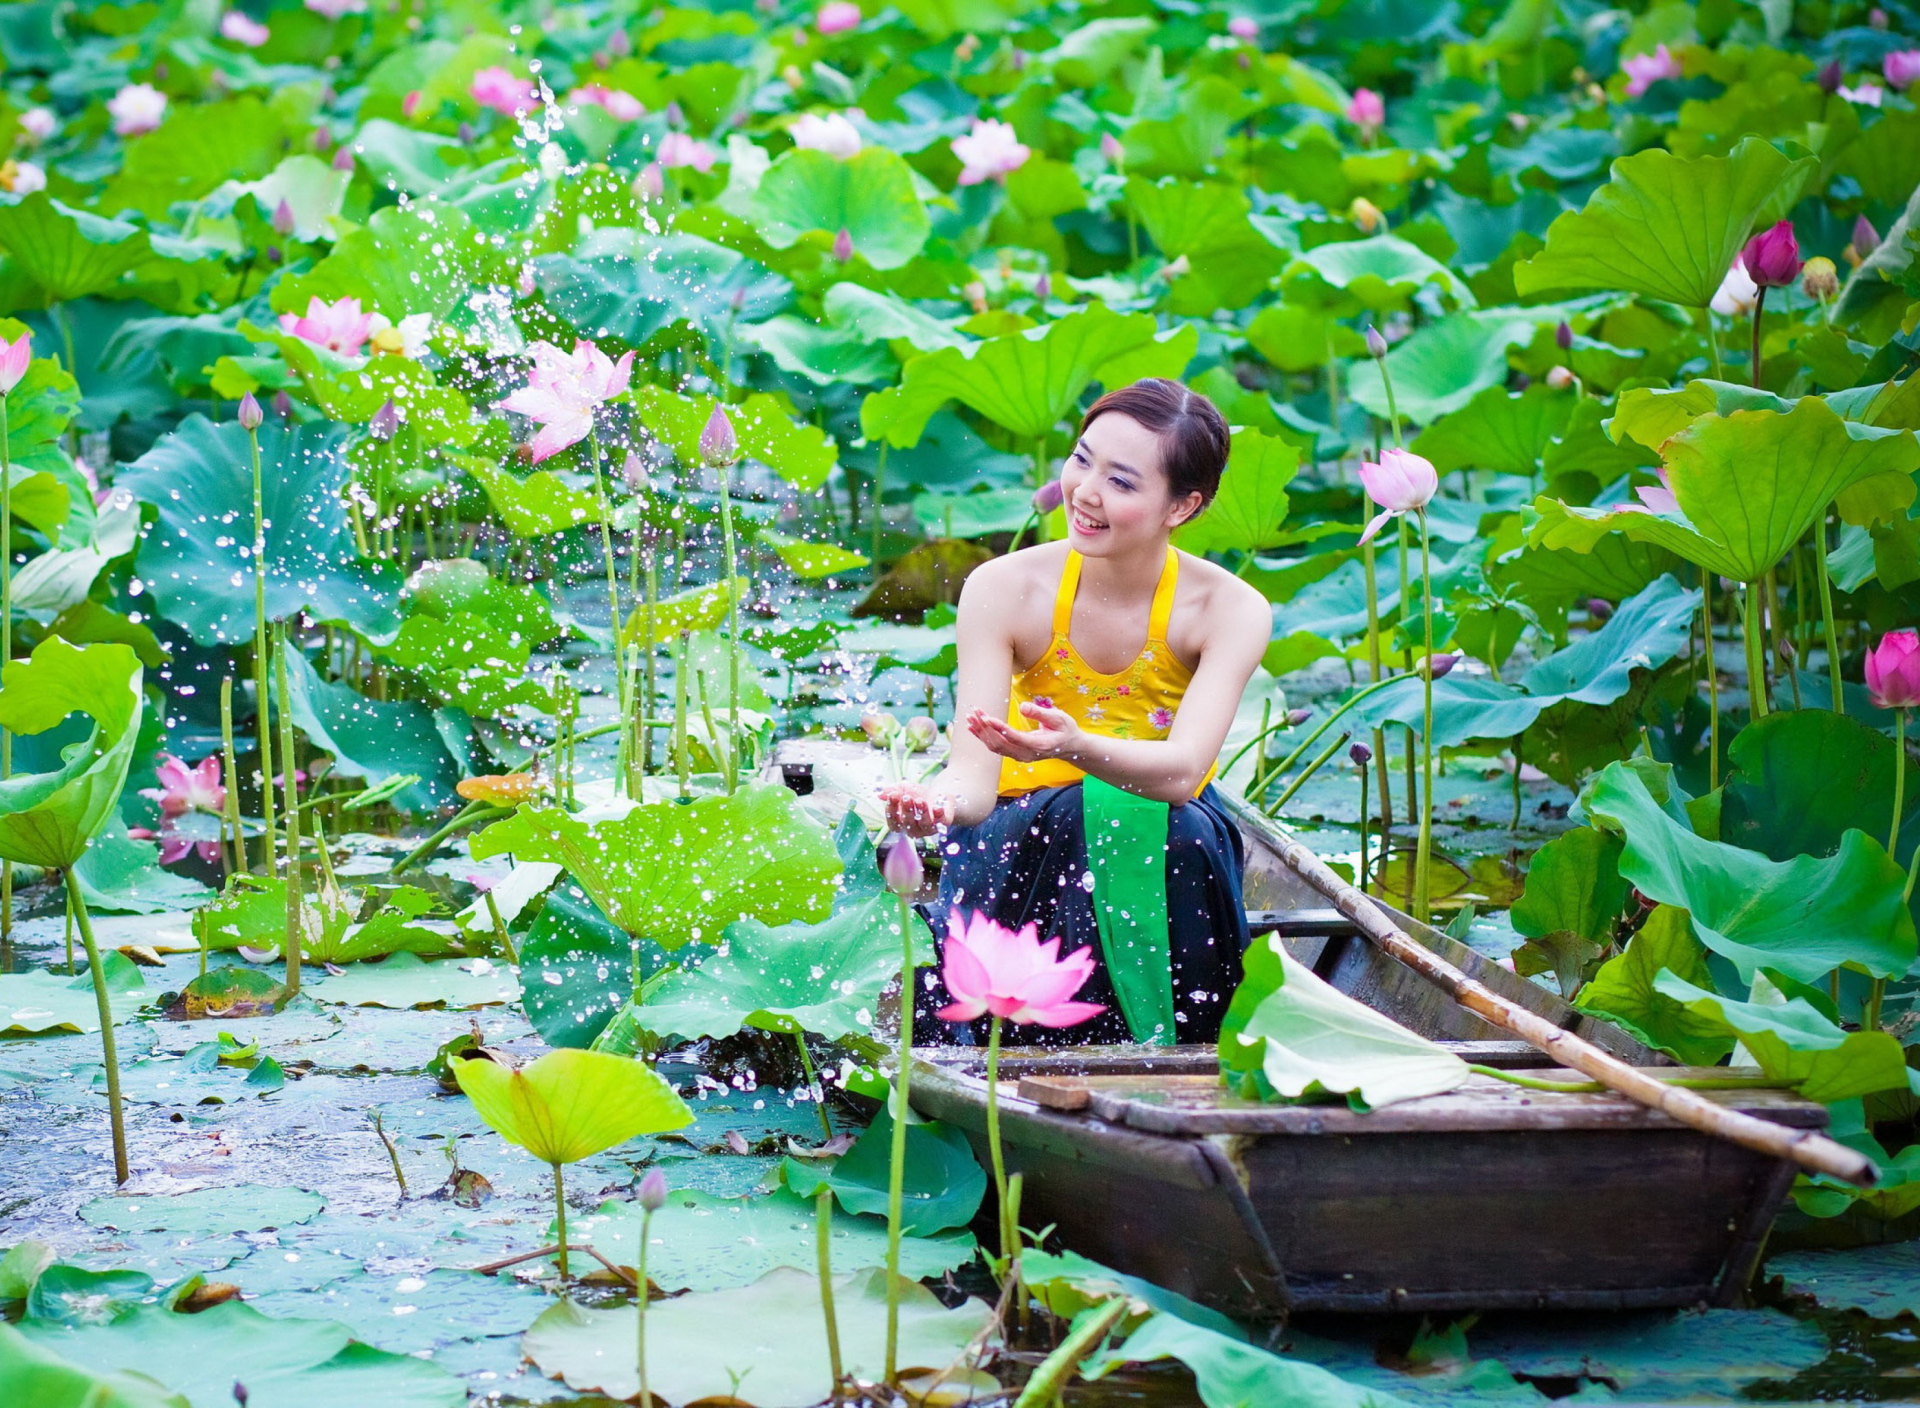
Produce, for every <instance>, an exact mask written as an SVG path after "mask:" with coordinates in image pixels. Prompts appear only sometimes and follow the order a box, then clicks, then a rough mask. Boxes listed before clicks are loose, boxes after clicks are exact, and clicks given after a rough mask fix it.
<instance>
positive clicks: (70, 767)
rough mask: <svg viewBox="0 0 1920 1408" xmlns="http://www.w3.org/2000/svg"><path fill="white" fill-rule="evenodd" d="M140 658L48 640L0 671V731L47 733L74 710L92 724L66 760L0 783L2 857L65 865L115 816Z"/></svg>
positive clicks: (131, 740)
mask: <svg viewBox="0 0 1920 1408" xmlns="http://www.w3.org/2000/svg"><path fill="white" fill-rule="evenodd" d="M140 676H141V669H140V659H139V657H138V656H136V655H135V654H134V653H133V650H132V649H131V648H130V647H128V646H124V645H114V644H106V645H85V646H75V645H69V644H68V643H67V642H66V641H64V640H62V639H61V638H60V637H59V636H49V637H48V638H47V639H46V640H43V641H41V642H40V644H39V645H37V646H35V647H34V651H33V655H32V657H31V658H30V659H28V660H10V661H8V662H7V663H6V666H5V669H4V670H0V682H3V683H4V688H0V728H6V729H10V730H12V731H13V732H14V733H45V732H46V731H47V730H48V729H51V728H56V727H58V726H59V725H60V723H61V722H62V721H63V720H64V719H65V718H66V717H67V715H68V714H71V713H75V712H78V713H82V714H86V715H88V716H89V717H90V718H92V720H93V728H92V730H91V732H89V734H88V735H87V737H86V738H85V739H84V740H82V741H81V742H78V743H71V744H68V745H67V747H65V748H64V749H62V750H61V756H62V758H63V759H64V762H63V764H62V765H61V766H60V767H58V768H56V769H54V770H52V771H50V772H38V773H25V774H22V775H19V776H16V777H12V778H8V779H7V780H6V781H4V782H0V856H5V857H6V858H7V859H9V860H15V861H24V862H25V863H27V864H29V865H40V866H46V867H48V868H50V869H51V868H59V869H65V868H66V867H67V866H70V865H72V864H73V863H74V862H76V861H77V860H79V859H80V857H81V856H82V855H84V854H85V853H86V850H87V847H88V845H89V844H90V843H91V842H92V840H93V838H94V837H95V836H96V835H98V834H99V832H100V831H101V830H102V828H104V827H105V826H106V825H107V823H108V822H109V821H111V820H112V819H113V818H114V817H115V816H116V815H118V807H119V803H120V789H121V788H122V787H123V786H124V785H125V784H126V780H127V767H128V765H129V764H130V763H131V762H132V761H133V749H134V744H135V742H136V741H137V738H138V735H139V731H140V713H141V708H142V702H143V701H142V696H141V693H140Z"/></svg>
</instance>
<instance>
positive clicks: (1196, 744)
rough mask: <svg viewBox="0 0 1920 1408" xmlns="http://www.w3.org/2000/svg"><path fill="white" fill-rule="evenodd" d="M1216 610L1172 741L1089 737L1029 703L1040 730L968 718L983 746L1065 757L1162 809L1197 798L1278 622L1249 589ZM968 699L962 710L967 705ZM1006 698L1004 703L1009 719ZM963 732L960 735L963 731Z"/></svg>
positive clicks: (979, 713)
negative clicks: (1171, 804) (1202, 780)
mask: <svg viewBox="0 0 1920 1408" xmlns="http://www.w3.org/2000/svg"><path fill="white" fill-rule="evenodd" d="M1232 585H1233V587H1234V588H1236V590H1233V591H1231V592H1230V593H1228V594H1226V599H1225V600H1224V601H1223V602H1222V603H1221V604H1220V606H1219V607H1218V608H1216V610H1215V613H1214V615H1213V619H1212V622H1211V624H1212V629H1211V630H1210V631H1209V632H1208V635H1207V639H1206V642H1205V645H1204V647H1203V649H1202V652H1201V656H1200V665H1199V668H1198V669H1196V670H1195V671H1194V675H1193V681H1192V683H1191V684H1189V685H1188V686H1187V691H1186V694H1185V695H1184V696H1183V697H1182V698H1181V701H1180V708H1179V711H1178V712H1177V713H1176V714H1175V716H1174V721H1173V730H1172V732H1170V733H1169V734H1168V735H1167V737H1166V738H1164V739H1127V738H1108V737H1106V736H1105V735H1103V734H1097V733H1088V732H1087V731H1086V730H1084V729H1082V728H1081V727H1080V726H1079V725H1078V724H1076V723H1075V722H1074V721H1073V719H1072V718H1071V717H1069V716H1068V715H1067V714H1065V713H1063V712H1062V711H1061V710H1058V709H1042V708H1040V707H1039V706H1038V705H1034V704H1023V705H1021V706H1020V707H1021V712H1022V713H1023V714H1024V715H1025V716H1026V717H1027V718H1028V719H1030V720H1031V721H1032V722H1033V724H1034V725H1035V727H1033V728H1032V729H1016V728H1014V727H1012V726H1011V725H1009V724H1008V723H1006V722H1005V720H1004V718H1003V717H1000V716H997V715H995V714H992V713H989V712H987V711H986V710H975V711H972V712H968V713H965V714H963V715H962V717H963V718H964V719H965V720H966V724H967V729H968V732H969V733H970V734H971V735H972V736H973V737H974V738H975V739H977V740H978V741H979V742H980V744H981V745H982V746H983V747H985V748H987V749H990V750H992V752H994V753H996V754H999V755H1000V756H1003V757H1008V758H1013V759H1016V760H1018V761H1021V762H1035V761H1038V760H1039V759H1042V758H1059V759H1062V760H1063V761H1065V762H1069V763H1072V764H1073V765H1074V766H1075V767H1077V768H1079V769H1080V770H1081V771H1082V772H1085V773H1088V774H1090V775H1091V776H1093V777H1097V778H1099V779H1100V780H1101V781H1102V782H1106V783H1110V784H1112V785H1113V786H1115V787H1118V788H1121V789H1122V790H1124V791H1127V792H1133V793H1136V794H1138V795H1139V796H1142V797H1149V798H1152V799H1153V800H1154V801H1156V802H1168V803H1179V802H1185V801H1189V800H1191V799H1192V797H1193V794H1194V792H1195V791H1196V790H1198V788H1199V786H1200V779H1201V778H1203V777H1205V776H1206V775H1207V770H1208V769H1209V768H1211V767H1212V766H1213V765H1214V763H1215V762H1216V761H1217V760H1218V759H1219V757H1220V748H1221V745H1223V744H1224V743H1225V742H1226V741H1227V731H1228V730H1229V729H1230V728H1232V727H1233V716H1234V712H1235V710H1237V709H1238V708H1239V707H1240V696H1241V694H1242V693H1244V692H1245V690H1246V687H1247V681H1248V680H1250V679H1252V678H1253V671H1254V667H1255V666H1257V665H1258V664H1259V663H1260V656H1261V654H1262V652H1264V651H1265V650H1266V648H1267V641H1268V638H1269V637H1270V635H1271V634H1272V630H1273V615H1272V610H1271V608H1270V607H1269V606H1268V605H1267V602H1266V600H1265V599H1264V598H1263V597H1262V596H1261V595H1260V594H1259V593H1258V592H1256V591H1254V590H1253V589H1252V588H1250V587H1247V586H1246V585H1245V584H1244V583H1239V582H1236V583H1233V584H1232ZM964 702H965V701H964V699H963V700H962V703H963V704H964ZM1005 708H1006V696H1004V695H1003V696H1002V699H1001V713H1002V714H1004V712H1005ZM955 731H956V732H958V730H955Z"/></svg>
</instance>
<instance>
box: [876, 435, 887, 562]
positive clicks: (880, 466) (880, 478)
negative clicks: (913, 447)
mask: <svg viewBox="0 0 1920 1408" xmlns="http://www.w3.org/2000/svg"><path fill="white" fill-rule="evenodd" d="M886 483H887V442H886V440H885V439H884V438H883V439H882V440H881V441H880V460H879V463H877V464H875V465H874V467H873V577H874V580H875V581H878V580H879V579H880V529H881V527H882V526H883V525H882V521H881V517H882V516H881V512H880V508H881V505H882V504H884V503H885V502H886Z"/></svg>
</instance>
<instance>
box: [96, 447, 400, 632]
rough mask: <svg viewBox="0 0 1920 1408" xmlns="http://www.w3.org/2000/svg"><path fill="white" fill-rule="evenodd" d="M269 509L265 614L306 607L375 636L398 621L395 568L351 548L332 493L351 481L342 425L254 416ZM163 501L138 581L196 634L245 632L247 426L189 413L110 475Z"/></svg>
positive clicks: (249, 520)
mask: <svg viewBox="0 0 1920 1408" xmlns="http://www.w3.org/2000/svg"><path fill="white" fill-rule="evenodd" d="M259 437H260V460H261V468H262V477H263V482H264V486H265V498H264V501H263V505H264V511H265V515H266V519H267V533H266V538H267V550H266V564H267V614H268V615H269V616H270V617H271V618H273V619H275V620H281V619H284V618H286V617H288V616H291V615H293V614H294V613H295V612H297V611H306V612H308V613H309V614H310V615H312V616H313V617H314V618H315V619H316V620H321V621H344V622H346V623H347V624H348V625H350V626H352V627H353V628H354V629H355V630H357V631H360V632H362V633H363V634H365V635H368V636H371V637H373V638H375V639H390V638H391V637H392V635H393V632H394V631H395V630H396V629H398V627H399V624H400V622H399V617H398V614H397V612H396V609H395V602H396V600H397V598H398V597H399V594H400V585H401V583H400V574H399V573H398V572H397V571H396V570H395V569H394V568H392V567H390V566H388V565H386V564H385V563H373V562H366V561H363V560H362V559H361V558H360V557H359V556H358V555H357V554H356V553H355V551H354V547H353V534H352V532H351V531H350V529H349V528H348V525H347V511H346V505H345V504H344V503H343V502H342V501H341V498H340V492H341V489H342V488H343V487H344V485H345V484H346V480H347V464H346V459H345V456H344V455H343V453H342V452H343V450H344V449H345V445H346V434H345V432H344V431H343V430H341V429H339V428H338V427H316V426H293V427H287V426H285V425H283V423H282V422H281V421H280V420H279V418H278V417H275V418H274V419H273V420H270V421H268V422H267V423H266V424H265V425H263V426H261V427H260V430H259ZM116 482H117V483H118V484H119V485H120V486H121V487H123V488H126V489H129V490H131V491H132V492H133V493H134V494H135V495H136V496H137V497H139V498H141V499H144V500H145V501H146V502H148V503H150V504H153V505H154V506H155V507H156V508H157V509H158V510H159V517H158V521H157V522H156V523H154V525H153V527H152V528H151V529H150V530H149V531H148V534H147V537H146V540H145V541H144V542H143V543H142V544H141V545H140V556H139V559H138V562H139V568H140V574H141V580H142V581H143V582H144V583H145V584H146V586H147V588H148V589H149V590H150V591H151V592H152V594H153V598H154V600H155V601H156V602H157V603H158V604H159V607H160V609H161V610H162V611H163V612H165V613H166V615H167V618H168V619H169V620H171V621H175V622H177V623H179V624H180V625H181V626H184V627H185V628H186V629H187V631H188V632H189V634H191V635H192V637H193V639H194V641H195V643H196V644H199V645H231V644H237V643H241V642H245V641H250V640H251V639H252V638H253V624H254V623H253V601H252V593H251V592H250V591H243V590H241V584H242V583H243V582H244V581H245V580H246V578H247V576H248V574H249V568H248V564H247V561H246V559H245V558H244V557H243V556H242V553H241V548H242V546H243V545H245V546H250V545H251V544H252V542H253V467H252V460H251V458H250V455H249V450H248V447H247V433H246V431H244V430H242V429H241V428H240V426H239V425H238V424H237V423H236V422H233V421H226V422H222V423H221V424H218V425H216V424H214V423H213V422H212V421H209V420H207V419H206V418H204V417H202V416H198V415H192V416H188V417H187V418H186V420H184V421H182V422H181V424H180V426H179V428H178V429H176V430H175V431H173V432H172V433H171V434H169V435H167V436H166V437H165V438H163V439H162V440H161V441H160V442H159V443H158V444H156V445H155V446H154V447H153V449H151V450H149V451H148V452H147V453H146V454H144V455H142V456H141V457H140V458H139V459H138V460H136V461H134V463H133V464H131V465H129V466H127V467H126V468H125V469H123V470H121V472H120V475H119V478H118V480H117V481H116Z"/></svg>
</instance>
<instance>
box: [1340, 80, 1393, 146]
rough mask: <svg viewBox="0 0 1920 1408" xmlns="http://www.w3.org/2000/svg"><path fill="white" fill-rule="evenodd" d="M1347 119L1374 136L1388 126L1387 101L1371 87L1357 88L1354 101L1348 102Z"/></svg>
mask: <svg viewBox="0 0 1920 1408" xmlns="http://www.w3.org/2000/svg"><path fill="white" fill-rule="evenodd" d="M1347 121H1348V122H1351V123H1352V124H1353V125H1354V126H1355V127H1358V128H1359V129H1360V130H1361V131H1362V132H1363V133H1365V134H1366V135H1368V136H1372V135H1373V134H1374V133H1375V132H1378V131H1379V130H1380V129H1381V128H1382V127H1384V126H1386V122H1387V104H1386V101H1385V100H1384V99H1382V98H1381V96H1380V95H1379V94H1378V93H1376V92H1374V91H1373V89H1371V88H1360V89H1356V90H1355V92H1354V95H1353V101H1351V102H1350V103H1348V104H1347Z"/></svg>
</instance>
